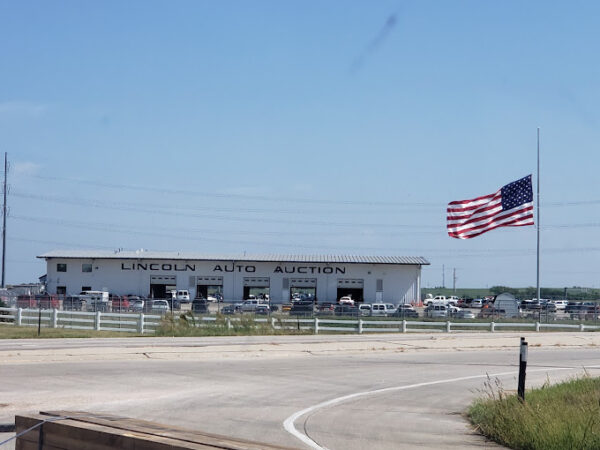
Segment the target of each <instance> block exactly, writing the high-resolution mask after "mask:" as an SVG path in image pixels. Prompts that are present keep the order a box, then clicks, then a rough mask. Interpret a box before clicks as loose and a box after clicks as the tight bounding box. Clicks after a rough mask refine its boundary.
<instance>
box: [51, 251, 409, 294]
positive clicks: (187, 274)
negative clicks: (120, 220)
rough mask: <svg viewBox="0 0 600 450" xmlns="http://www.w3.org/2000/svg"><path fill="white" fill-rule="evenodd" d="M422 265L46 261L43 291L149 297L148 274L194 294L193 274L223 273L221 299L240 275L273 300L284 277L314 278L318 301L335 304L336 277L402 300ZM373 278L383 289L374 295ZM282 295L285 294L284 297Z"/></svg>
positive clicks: (235, 287) (240, 283)
mask: <svg viewBox="0 0 600 450" xmlns="http://www.w3.org/2000/svg"><path fill="white" fill-rule="evenodd" d="M57 264H66V265H67V271H66V272H58V271H57ZM83 264H92V271H91V272H83V271H82V266H83ZM420 274H421V268H420V266H418V265H395V264H344V263H339V264H332V263H329V264H324V263H285V262H281V263H275V262H247V261H244V262H235V261H192V260H189V261H184V260H145V259H139V260H134V259H117V258H115V259H61V258H48V259H47V289H48V292H50V293H55V292H57V287H58V286H65V287H66V291H67V294H78V293H79V292H80V291H81V289H82V287H83V286H89V287H91V288H92V289H93V290H107V291H109V292H111V293H113V294H116V295H126V294H134V295H142V296H148V295H149V292H150V277H151V276H165V275H170V276H176V285H177V288H178V289H188V290H189V291H190V294H191V295H193V296H195V294H196V284H195V277H210V276H220V277H223V296H224V299H225V301H239V300H242V299H243V289H244V278H269V288H270V297H271V301H272V302H274V303H285V302H287V301H289V297H288V296H289V290H288V291H286V290H285V289H284V279H286V278H287V279H288V280H291V279H293V278H302V279H306V278H314V279H316V280H317V283H316V284H317V288H316V291H317V299H318V300H319V302H326V301H329V302H335V301H336V300H337V288H338V280H339V279H362V280H364V300H365V302H368V303H371V302H375V301H383V302H391V303H400V302H412V301H418V293H419V290H418V285H419V282H420ZM377 280H382V282H383V290H382V292H381V294H380V296H379V297H378V295H377ZM284 296H285V297H284Z"/></svg>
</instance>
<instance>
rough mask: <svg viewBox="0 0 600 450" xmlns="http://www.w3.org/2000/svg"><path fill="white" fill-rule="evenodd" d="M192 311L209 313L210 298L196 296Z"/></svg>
mask: <svg viewBox="0 0 600 450" xmlns="http://www.w3.org/2000/svg"><path fill="white" fill-rule="evenodd" d="M192 312H194V313H196V314H207V313H208V300H206V299H203V298H195V299H194V301H192Z"/></svg>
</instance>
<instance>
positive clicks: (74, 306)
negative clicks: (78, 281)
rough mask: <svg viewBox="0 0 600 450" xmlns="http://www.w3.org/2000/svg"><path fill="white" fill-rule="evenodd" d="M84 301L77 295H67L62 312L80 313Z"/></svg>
mask: <svg viewBox="0 0 600 450" xmlns="http://www.w3.org/2000/svg"><path fill="white" fill-rule="evenodd" d="M84 305H85V301H84V300H82V299H81V297H80V296H79V295H68V296H66V297H65V299H64V300H63V310H65V311H82V310H83V309H84V308H83V307H84Z"/></svg>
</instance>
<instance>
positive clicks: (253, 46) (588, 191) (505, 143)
mask: <svg viewBox="0 0 600 450" xmlns="http://www.w3.org/2000/svg"><path fill="white" fill-rule="evenodd" d="M599 16H600V3H598V2H594V1H588V2H586V1H575V2H552V1H550V2H549V1H528V2H522V1H505V2H481V1H477V0H474V1H456V2H447V1H442V0H439V1H428V0H423V1H386V0H380V1H369V2H367V1H348V0H345V1H329V2H322V1H292V0H290V1H285V2H281V1H259V0H255V1H241V0H239V1H228V0H223V1H221V0H220V1H216V0H214V1H184V0H179V1H177V2H167V1H141V0H139V1H135V0H132V1H128V2H121V1H109V0H107V1H102V2H92V1H60V0H57V1H53V2H44V1H21V0H19V1H7V0H0V54H1V55H2V58H1V59H0V151H1V152H7V153H8V160H9V163H10V167H9V171H8V184H9V191H8V202H7V203H8V212H9V215H8V220H7V228H6V231H7V250H6V281H7V283H22V282H33V281H36V280H37V278H38V277H39V276H41V275H43V274H44V273H45V263H44V262H43V260H38V259H37V258H36V256H38V255H41V254H43V253H44V252H47V251H50V250H58V249H102V250H107V249H108V250H111V249H117V248H123V249H128V250H135V249H140V248H145V249H149V250H156V251H161V250H164V251H194V252H207V253H225V254H233V253H241V252H248V253H268V254H273V253H276V254H350V255H353V254H360V255H410V256H423V257H425V258H427V259H428V260H429V261H430V262H431V265H430V266H427V267H425V268H424V269H423V278H422V285H423V287H436V286H441V285H442V284H445V286H446V287H452V285H453V279H452V278H453V273H454V271H455V273H456V287H457V288H466V287H489V286H494V285H507V286H535V284H536V227H535V226H529V227H518V228H517V227H513V228H508V227H506V228H500V229H497V230H494V231H491V232H489V233H486V234H483V235H482V236H479V237H477V238H473V239H469V240H457V239H452V238H450V237H448V235H447V233H446V205H447V203H448V202H450V201H453V200H461V199H469V198H474V197H477V196H480V195H485V194H490V193H492V192H495V191H496V190H498V189H499V188H500V187H501V186H503V185H505V184H507V183H509V182H511V181H514V180H517V179H519V178H522V177H524V176H526V175H528V174H533V176H534V190H535V189H536V188H537V169H536V145H537V143H536V133H537V128H538V127H539V128H540V136H541V139H540V155H541V158H540V191H541V193H540V198H541V200H540V203H539V206H540V210H541V213H540V217H539V220H538V218H537V217H536V223H537V224H539V226H540V243H541V244H540V258H541V259H540V260H541V263H540V284H541V285H542V286H544V287H571V286H587V287H600V271H599V270H598V268H599V263H600V257H599V256H600V239H598V234H599V233H598V232H599V231H600V190H599V178H598V167H599V166H600V152H599V151H598V150H599V149H598V145H597V143H598V142H600V139H599V137H600V136H599V134H600V127H599V126H598V125H599V120H600V116H599V114H600V113H599V110H598V108H597V105H598V104H600V60H599V59H598V57H597V54H598V43H599V42H600V29H598V26H597V24H598V17H599ZM535 204H536V207H537V199H536V200H535Z"/></svg>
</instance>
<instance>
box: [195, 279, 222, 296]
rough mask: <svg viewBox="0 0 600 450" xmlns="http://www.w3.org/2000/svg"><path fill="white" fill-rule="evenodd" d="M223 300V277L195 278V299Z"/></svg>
mask: <svg viewBox="0 0 600 450" xmlns="http://www.w3.org/2000/svg"><path fill="white" fill-rule="evenodd" d="M208 297H212V298H214V299H215V300H219V301H220V300H223V277H208V276H207V277H196V298H206V299H207V298H208Z"/></svg>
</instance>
